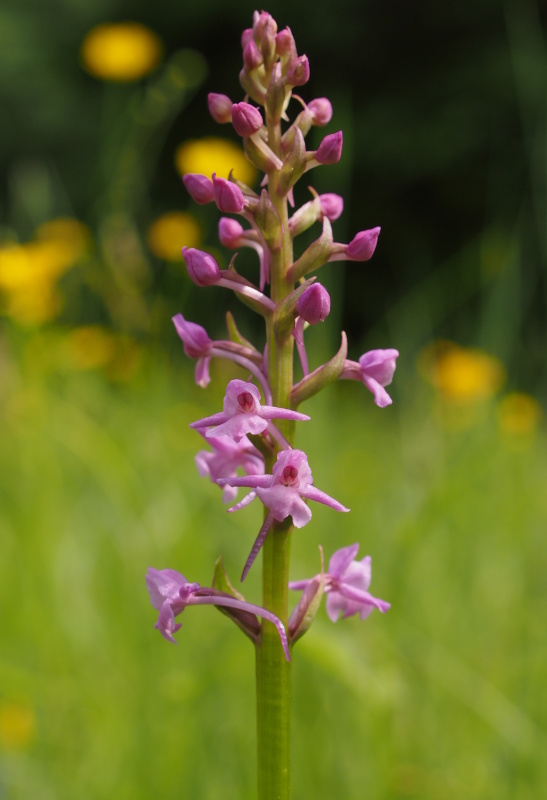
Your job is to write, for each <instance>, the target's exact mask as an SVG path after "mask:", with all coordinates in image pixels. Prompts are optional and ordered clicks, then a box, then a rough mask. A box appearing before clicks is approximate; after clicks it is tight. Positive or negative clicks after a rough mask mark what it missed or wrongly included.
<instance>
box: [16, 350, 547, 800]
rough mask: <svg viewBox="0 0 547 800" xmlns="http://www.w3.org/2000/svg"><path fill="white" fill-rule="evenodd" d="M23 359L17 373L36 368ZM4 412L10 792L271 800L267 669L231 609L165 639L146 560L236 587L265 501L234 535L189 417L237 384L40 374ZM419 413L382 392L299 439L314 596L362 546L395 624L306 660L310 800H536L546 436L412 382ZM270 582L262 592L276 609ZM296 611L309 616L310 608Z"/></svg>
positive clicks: (299, 732) (359, 392) (323, 625)
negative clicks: (257, 709)
mask: <svg viewBox="0 0 547 800" xmlns="http://www.w3.org/2000/svg"><path fill="white" fill-rule="evenodd" d="M14 364H15V362H14ZM14 364H12V368H11V369H8V366H9V365H8V363H7V362H6V368H5V376H4V380H3V390H2V395H1V403H2V416H3V419H4V424H3V430H2V447H1V450H0V476H1V481H0V492H1V505H0V608H1V619H2V622H1V626H0V640H1V647H0V737H1V738H0V747H1V751H0V797H1V798H2V800H4V798H6V800H8V799H9V800H29V799H30V798H36V799H37V800H49V799H50V798H51V800H65V798H66V800H68V799H69V798H70V799H71V800H72V799H73V798H75V797H85V798H86V800H111V798H112V797H116V798H117V799H118V800H124V798H131V800H139V798H142V800H145V799H146V800H150V798H152V797H154V798H162V800H171V798H172V799H173V800H174V799H175V798H177V799H178V798H181V797H182V798H186V797H193V796H199V797H200V798H204V800H213V798H215V800H216V799H217V798H219V797H222V798H226V800H241V799H242V798H245V799H246V798H249V800H251V798H253V797H254V796H255V754H254V749H255V733H254V726H255V721H254V695H253V691H254V689H253V682H254V656H253V651H252V648H251V645H250V643H249V642H248V640H246V639H245V638H244V637H243V636H241V635H240V634H239V632H238V631H237V630H236V628H235V627H233V626H232V625H230V623H229V622H228V620H227V619H226V618H225V617H223V616H222V615H221V614H219V613H218V612H216V611H215V610H214V609H212V608H196V609H190V610H189V611H187V612H186V613H185V614H184V615H183V617H182V618H181V620H180V621H181V622H182V629H181V631H180V632H179V633H178V634H177V638H178V645H177V646H173V645H170V644H169V643H167V642H165V641H164V640H163V639H162V638H161V637H160V635H159V634H158V632H157V631H155V630H154V628H153V624H154V621H155V612H154V610H153V609H152V607H151V606H150V604H149V600H148V595H147V593H146V589H145V584H144V574H145V571H146V568H147V567H148V566H155V567H157V568H163V567H172V568H174V569H178V570H180V571H181V572H183V573H184V574H185V575H186V576H187V577H188V578H189V579H190V580H192V581H199V582H201V583H202V584H204V585H209V584H210V581H211V579H212V571H213V563H214V561H215V559H216V558H217V556H218V555H220V554H222V556H223V559H224V562H225V565H226V568H227V570H228V572H229V574H230V576H231V577H232V580H234V581H236V579H237V577H238V575H239V573H240V570H241V567H242V564H243V563H244V560H245V558H246V555H247V553H248V550H249V547H250V544H251V542H252V540H253V538H254V536H255V533H256V530H257V529H258V525H259V521H260V509H259V507H258V505H256V507H255V504H253V505H251V506H250V507H249V508H247V509H244V510H242V511H240V512H239V513H237V514H232V515H227V514H226V513H225V510H224V508H223V507H222V504H221V502H220V491H219V490H217V488H216V487H214V486H212V485H211V484H210V483H209V482H208V481H206V480H204V479H201V478H199V476H198V474H197V472H196V469H195V466H194V463H193V456H194V453H195V451H196V449H197V448H198V447H199V446H200V442H199V438H198V437H197V435H196V433H195V432H193V431H191V430H189V429H188V423H189V422H191V421H192V420H194V419H196V418H198V417H201V416H204V415H205V414H208V413H213V412H214V411H216V410H218V408H219V407H220V406H219V404H220V398H221V394H222V388H221V387H222V385H223V381H225V379H226V374H225V373H224V372H223V373H222V375H219V374H218V373H219V371H220V370H217V371H216V373H215V376H214V382H213V385H212V386H211V387H210V388H209V389H208V390H207V391H203V390H201V389H198V388H197V387H195V386H194V384H193V381H192V376H191V372H190V368H189V367H187V366H186V365H182V358H181V359H180V360H179V359H177V362H176V364H175V365H173V364H169V363H168V362H167V361H166V360H164V359H161V358H157V357H156V358H149V359H147V360H146V361H145V364H144V366H143V368H142V370H141V372H140V373H139V375H138V376H137V377H135V378H134V379H133V381H131V382H129V383H124V384H119V385H114V384H112V383H109V382H107V381H106V380H105V379H104V378H103V377H101V376H100V375H99V374H97V373H94V372H88V373H82V374H70V375H64V376H63V375H60V374H56V373H51V372H48V371H47V370H43V369H41V367H40V365H39V364H37V363H33V361H32V359H29V358H27V359H26V360H25V359H21V360H20V361H19V362H18V364H17V367H15V366H14ZM397 392H398V402H397V407H395V406H394V407H392V408H390V409H386V410H384V411H382V410H379V409H377V408H376V407H375V406H374V405H373V403H372V399H371V397H370V395H368V393H366V391H365V390H364V389H363V387H362V386H360V385H357V384H345V385H342V386H336V387H332V388H331V389H329V390H327V391H326V392H325V393H323V395H321V396H320V397H318V398H316V399H313V400H311V401H309V402H308V404H307V405H306V407H305V408H304V410H305V411H307V412H308V413H310V414H311V416H312V421H311V422H309V423H306V424H302V425H301V426H300V430H299V440H298V443H299V444H300V445H301V446H302V447H304V448H305V449H306V450H307V452H308V454H309V459H310V464H311V466H312V469H313V473H314V478H315V482H316V484H317V485H318V486H319V487H320V488H321V489H323V490H324V491H327V492H329V493H330V494H332V495H333V496H335V497H337V498H338V499H339V500H340V501H341V502H343V503H344V504H346V505H347V506H349V507H350V508H351V509H352V513H351V514H347V515H338V514H334V513H333V512H332V511H331V510H330V509H328V508H323V507H321V506H318V505H317V504H316V505H315V507H314V509H313V520H312V523H311V524H310V525H309V526H307V527H306V528H305V529H304V530H301V531H297V532H296V534H295V537H294V542H293V567H292V572H293V578H294V579H298V578H303V577H308V576H310V575H312V574H315V573H316V572H317V571H318V568H319V552H318V545H319V544H322V545H323V548H324V551H325V557H326V559H328V558H329V556H330V554H331V553H332V551H333V550H334V549H336V548H339V547H342V546H345V545H347V544H351V543H352V542H354V541H359V542H360V543H361V551H360V553H361V556H363V555H366V554H370V555H372V557H373V580H372V587H371V590H372V591H373V593H374V594H375V595H376V596H378V597H381V598H384V599H386V600H389V601H390V602H391V603H392V608H391V610H390V611H389V612H388V613H387V614H386V615H385V616H383V615H380V614H378V613H374V614H373V615H372V616H371V617H370V618H369V619H368V620H367V621H365V622H361V621H359V620H358V619H355V618H352V619H349V620H345V621H339V622H338V623H337V624H336V625H332V624H331V623H330V622H329V620H328V619H327V617H326V614H325V612H324V609H322V610H321V611H320V613H319V616H318V619H317V621H316V623H315V624H314V626H313V628H312V630H311V631H310V632H309V633H308V634H307V635H306V637H305V638H304V639H303V640H302V641H301V642H299V643H298V645H297V646H296V648H295V654H294V712H293V716H294V725H293V727H294V740H293V741H294V744H293V751H294V797H295V800H308V799H309V798H312V797H313V798H323V797H324V798H332V797H340V798H344V799H346V798H347V799H348V800H350V799H351V798H359V800H360V799H361V798H370V800H380V799H381V800H385V799H386V798H394V799H395V798H404V797H416V798H420V800H437V799H439V800H440V799H441V798H442V799H444V798H447V799H449V798H450V799H451V798H454V800H455V799H456V798H458V800H460V799H461V798H466V800H479V798H485V800H486V799H487V798H488V799H489V798H493V797H495V798H496V799H497V800H510V799H512V798H518V800H532V799H533V800H537V798H538V797H540V796H542V789H541V787H543V791H545V788H546V787H547V774H546V773H547V767H546V766H545V759H544V754H545V748H546V745H547V737H546V733H545V721H546V718H547V714H546V712H547V696H546V691H547V690H546V688H545V686H546V684H545V663H546V661H545V659H546V655H547V652H546V638H545V623H544V620H545V616H546V613H547V593H546V591H545V572H546V555H545V543H544V531H545V519H546V505H547V500H546V497H545V493H544V491H543V487H544V486H545V481H546V478H547V455H546V450H545V444H546V442H545V436H544V434H543V433H540V434H539V435H538V436H536V437H534V438H531V439H530V440H526V441H520V440H519V441H516V440H510V439H507V437H504V436H502V435H501V434H500V432H499V430H498V428H497V426H496V421H495V414H494V408H493V405H492V404H491V403H486V404H483V405H482V406H481V407H480V408H479V409H476V410H475V417H474V419H472V420H471V421H469V420H467V424H466V425H465V426H464V427H458V426H453V425H450V424H448V423H449V422H450V419H448V418H447V416H446V415H444V416H443V414H442V413H438V412H439V407H438V406H437V405H436V401H435V398H433V397H432V396H430V395H429V394H428V393H427V390H426V389H425V387H424V386H422V385H420V383H419V379H418V378H417V377H416V376H414V375H413V374H412V373H411V372H410V373H408V374H407V376H406V377H404V374H403V373H401V381H400V382H399V384H398V386H397ZM258 588H259V570H258V569H254V570H252V571H251V574H250V575H249V578H248V581H247V584H246V585H245V593H246V596H247V597H248V599H250V600H255V601H256V600H257V599H258V597H259V591H258ZM295 600H296V597H295Z"/></svg>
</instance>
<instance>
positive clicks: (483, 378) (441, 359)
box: [419, 342, 505, 404]
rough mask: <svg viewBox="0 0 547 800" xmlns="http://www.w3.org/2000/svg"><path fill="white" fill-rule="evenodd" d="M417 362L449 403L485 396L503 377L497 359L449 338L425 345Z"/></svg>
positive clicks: (497, 386) (495, 388)
mask: <svg viewBox="0 0 547 800" xmlns="http://www.w3.org/2000/svg"><path fill="white" fill-rule="evenodd" d="M419 366H420V368H421V371H422V373H423V374H424V376H425V377H426V379H427V380H428V381H429V382H430V383H431V384H432V385H433V386H434V387H435V389H437V391H438V392H439V394H440V395H441V397H442V398H443V400H446V401H448V402H452V403H458V404H470V403H475V402H477V401H480V400H485V399H488V398H489V397H491V396H492V395H494V394H495V393H496V392H497V391H498V389H499V388H500V387H501V386H502V384H503V382H504V381H505V368H504V366H503V364H502V363H501V361H499V359H497V358H495V357H494V356H491V355H489V354H488V353H485V352H484V351H482V350H478V349H475V348H469V347H460V346H459V345H457V344H453V343H452V342H437V343H435V344H433V345H431V346H430V347H428V348H426V349H425V350H424V351H423V352H422V354H421V356H420V358H419Z"/></svg>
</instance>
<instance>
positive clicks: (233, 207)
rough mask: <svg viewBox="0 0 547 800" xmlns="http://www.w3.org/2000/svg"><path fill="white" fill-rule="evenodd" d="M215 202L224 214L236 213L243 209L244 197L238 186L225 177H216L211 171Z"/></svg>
mask: <svg viewBox="0 0 547 800" xmlns="http://www.w3.org/2000/svg"><path fill="white" fill-rule="evenodd" d="M213 186H214V193H215V203H216V204H217V208H218V209H219V211H222V212H223V213H224V214H238V213H239V212H240V211H242V210H243V207H244V205H245V198H244V197H243V192H242V191H241V189H240V188H239V186H238V185H237V184H235V183H232V181H227V180H226V179H225V178H217V176H216V173H215V172H213Z"/></svg>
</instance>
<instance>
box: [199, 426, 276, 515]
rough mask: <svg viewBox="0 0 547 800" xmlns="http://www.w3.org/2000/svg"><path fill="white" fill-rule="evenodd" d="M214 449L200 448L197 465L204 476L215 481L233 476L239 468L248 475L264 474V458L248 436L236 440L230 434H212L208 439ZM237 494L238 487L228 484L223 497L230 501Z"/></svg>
mask: <svg viewBox="0 0 547 800" xmlns="http://www.w3.org/2000/svg"><path fill="white" fill-rule="evenodd" d="M207 441H208V443H209V444H210V445H211V447H212V448H213V451H212V452H210V451H208V450H200V451H199V452H198V453H197V455H196V466H197V468H198V472H199V474H200V475H201V477H202V478H205V477H207V476H208V477H209V478H210V480H211V481H212V482H213V483H216V482H217V481H218V480H219V479H220V478H233V477H235V476H236V475H237V470H238V469H243V471H244V472H245V474H246V475H263V474H264V459H263V457H262V455H261V453H259V451H258V450H257V449H256V447H254V446H253V445H252V444H251V442H250V441H249V440H248V439H247V437H246V436H243V437H242V438H241V439H240V440H239V442H235V441H234V440H233V439H231V438H230V437H229V436H219V437H214V436H210V437H209V438H208V439H207ZM236 495H237V489H236V488H235V487H233V486H229V485H228V484H226V485H225V486H224V492H223V494H222V499H223V500H224V502H225V503H230V502H231V501H232V500H234V498H235V497H236Z"/></svg>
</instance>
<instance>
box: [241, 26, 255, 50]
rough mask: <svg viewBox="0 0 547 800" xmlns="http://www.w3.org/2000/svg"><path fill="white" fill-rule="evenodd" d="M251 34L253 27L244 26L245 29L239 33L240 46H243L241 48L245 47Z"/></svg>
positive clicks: (252, 33)
mask: <svg viewBox="0 0 547 800" xmlns="http://www.w3.org/2000/svg"><path fill="white" fill-rule="evenodd" d="M253 36H254V31H253V29H252V28H245V30H244V31H243V33H242V34H241V47H242V48H243V50H245V47H246V46H247V45H248V44H249V42H250V41H251V39H252V38H253Z"/></svg>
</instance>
